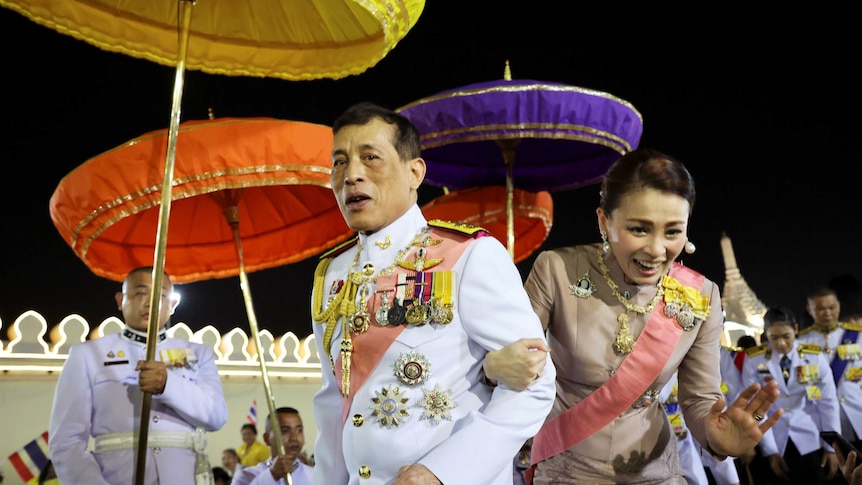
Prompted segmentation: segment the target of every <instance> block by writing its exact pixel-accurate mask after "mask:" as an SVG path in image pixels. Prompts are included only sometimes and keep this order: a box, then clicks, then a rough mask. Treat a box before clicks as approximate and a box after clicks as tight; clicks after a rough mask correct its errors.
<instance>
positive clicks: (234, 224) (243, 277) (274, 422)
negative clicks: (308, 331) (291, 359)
mask: <svg viewBox="0 0 862 485" xmlns="http://www.w3.org/2000/svg"><path fill="white" fill-rule="evenodd" d="M224 215H225V218H226V219H227V223H228V225H230V227H231V230H232V231H233V239H234V242H235V243H236V255H237V259H238V261H239V281H240V288H241V289H242V297H243V299H244V300H245V310H246V312H247V313H248V326H249V332H251V335H252V337H254V346H255V348H256V349H257V361H258V363H259V364H260V375H261V377H262V378H263V390H264V393H265V394H266V403H267V406H268V407H269V419H270V424H271V426H272V435H273V439H275V442H276V443H277V444H278V454H279V455H283V454H284V441H283V440H282V437H281V425H280V424H279V422H278V415H277V414H276V412H275V410H276V407H275V399H273V397H272V385H271V384H270V382H269V373H268V372H267V370H266V359H265V358H264V357H265V355H264V351H263V344H262V343H261V341H260V331H259V330H258V327H257V317H256V316H255V313H254V305H253V304H252V301H251V287H250V286H249V284H248V275H247V273H246V270H245V258H244V256H243V252H242V238H241V237H240V235H239V207H237V206H236V205H232V206H230V207H226V208H225V209H224ZM285 479H286V480H287V482H286V483H287V485H292V484H293V481H292V480H291V478H290V473H288V474H287V475H285Z"/></svg>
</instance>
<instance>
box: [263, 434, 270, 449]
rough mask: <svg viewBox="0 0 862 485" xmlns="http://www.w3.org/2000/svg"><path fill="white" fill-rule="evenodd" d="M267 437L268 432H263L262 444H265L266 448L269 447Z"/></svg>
mask: <svg viewBox="0 0 862 485" xmlns="http://www.w3.org/2000/svg"><path fill="white" fill-rule="evenodd" d="M269 435H270V433H269V432H267V431H264V432H263V442H264V443H265V444H266V446H269Z"/></svg>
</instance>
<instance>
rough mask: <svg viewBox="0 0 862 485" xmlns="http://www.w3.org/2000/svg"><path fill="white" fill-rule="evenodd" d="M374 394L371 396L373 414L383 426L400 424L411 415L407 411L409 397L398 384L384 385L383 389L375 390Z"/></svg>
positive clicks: (388, 426) (389, 426)
mask: <svg viewBox="0 0 862 485" xmlns="http://www.w3.org/2000/svg"><path fill="white" fill-rule="evenodd" d="M374 394H375V396H374V397H373V398H371V402H372V405H371V415H372V416H374V420H375V421H376V422H377V423H378V424H380V427H381V428H392V427H393V426H398V425H399V424H401V423H403V422H404V421H406V420H407V418H408V417H409V416H410V413H409V412H407V401H409V398H407V397H405V396H404V395H403V394H402V393H401V389H400V388H399V387H398V386H384V387H383V388H382V389H381V390H379V391H374Z"/></svg>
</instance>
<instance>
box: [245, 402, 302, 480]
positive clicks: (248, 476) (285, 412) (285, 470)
mask: <svg viewBox="0 0 862 485" xmlns="http://www.w3.org/2000/svg"><path fill="white" fill-rule="evenodd" d="M275 414H276V416H277V417H278V425H279V428H280V430H281V441H282V444H283V445H284V454H283V455H280V454H279V449H278V442H277V441H276V439H275V433H274V432H273V429H272V418H271V417H270V416H267V417H266V430H265V431H264V433H263V441H264V442H266V444H267V445H269V449H270V453H271V455H270V458H269V459H268V460H266V461H264V462H262V463H258V464H257V465H255V466H251V467H245V468H243V469H242V470H240V471H239V472H237V474H236V476H235V477H234V478H233V480H232V481H231V482H230V483H231V485H285V484H286V483H287V475H290V478H291V485H309V484H310V483H311V474H312V468H311V466H309V465H306V464H305V463H303V462H302V461H301V460H300V454H301V453H302V447H303V446H305V429H304V426H303V425H302V418H301V417H300V416H299V411H297V410H296V409H294V408H291V407H280V408H278V409H276V410H275Z"/></svg>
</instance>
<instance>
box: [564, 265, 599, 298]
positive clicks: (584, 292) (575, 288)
mask: <svg viewBox="0 0 862 485" xmlns="http://www.w3.org/2000/svg"><path fill="white" fill-rule="evenodd" d="M569 289H570V290H572V294H573V295H575V296H577V297H578V298H589V297H591V296H592V295H593V293H595V292H596V285H595V284H593V281H592V280H591V279H590V272H589V270H588V271H587V272H586V273H584V275H583V276H581V278H580V279H579V280H578V282H577V283H575V284H573V285H569Z"/></svg>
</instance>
